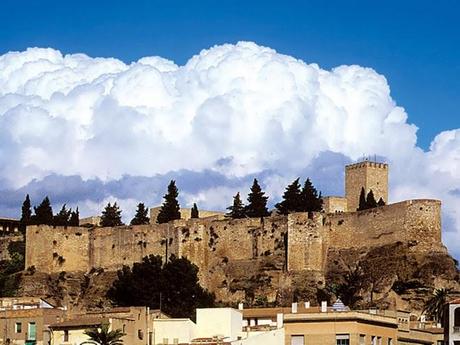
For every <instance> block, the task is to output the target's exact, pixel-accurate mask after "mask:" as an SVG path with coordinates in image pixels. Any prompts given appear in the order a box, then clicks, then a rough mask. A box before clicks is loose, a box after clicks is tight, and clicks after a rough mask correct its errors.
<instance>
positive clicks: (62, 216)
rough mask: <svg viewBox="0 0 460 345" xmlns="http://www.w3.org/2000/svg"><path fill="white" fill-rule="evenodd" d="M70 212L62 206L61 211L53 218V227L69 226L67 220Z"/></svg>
mask: <svg viewBox="0 0 460 345" xmlns="http://www.w3.org/2000/svg"><path fill="white" fill-rule="evenodd" d="M71 213H72V210H71V209H69V210H67V208H66V204H64V205H62V208H61V210H60V211H59V213H58V214H56V215H55V216H54V219H53V223H54V225H55V226H67V225H69V220H70V216H71Z"/></svg>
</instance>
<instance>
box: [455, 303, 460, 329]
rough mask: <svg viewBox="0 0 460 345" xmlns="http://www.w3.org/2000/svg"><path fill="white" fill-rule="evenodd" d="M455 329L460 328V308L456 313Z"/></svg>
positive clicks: (456, 309)
mask: <svg viewBox="0 0 460 345" xmlns="http://www.w3.org/2000/svg"><path fill="white" fill-rule="evenodd" d="M454 327H460V307H457V308H455V311H454Z"/></svg>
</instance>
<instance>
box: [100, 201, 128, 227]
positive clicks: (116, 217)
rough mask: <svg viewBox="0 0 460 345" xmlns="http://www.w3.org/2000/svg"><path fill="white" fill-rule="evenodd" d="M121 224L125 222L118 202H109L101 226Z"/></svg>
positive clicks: (103, 212)
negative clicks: (122, 219)
mask: <svg viewBox="0 0 460 345" xmlns="http://www.w3.org/2000/svg"><path fill="white" fill-rule="evenodd" d="M120 225H123V222H122V221H121V210H120V208H119V207H118V205H117V203H116V202H114V203H113V205H111V204H110V202H109V203H108V204H107V206H106V207H105V209H104V211H102V215H101V226H103V227H109V226H120Z"/></svg>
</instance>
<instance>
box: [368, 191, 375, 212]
mask: <svg viewBox="0 0 460 345" xmlns="http://www.w3.org/2000/svg"><path fill="white" fill-rule="evenodd" d="M366 205H367V208H374V207H377V201H375V196H374V192H373V191H372V189H371V190H370V191H369V193H367V197H366Z"/></svg>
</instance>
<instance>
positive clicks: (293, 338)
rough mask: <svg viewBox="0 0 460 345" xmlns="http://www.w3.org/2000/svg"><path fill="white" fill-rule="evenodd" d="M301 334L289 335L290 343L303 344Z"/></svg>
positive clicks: (293, 344)
mask: <svg viewBox="0 0 460 345" xmlns="http://www.w3.org/2000/svg"><path fill="white" fill-rule="evenodd" d="M304 344H305V342H304V337H303V335H291V345H304Z"/></svg>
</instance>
